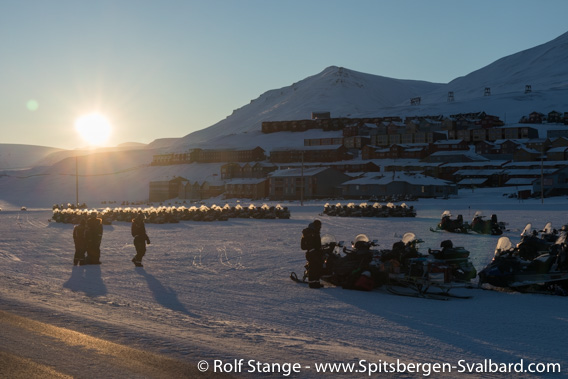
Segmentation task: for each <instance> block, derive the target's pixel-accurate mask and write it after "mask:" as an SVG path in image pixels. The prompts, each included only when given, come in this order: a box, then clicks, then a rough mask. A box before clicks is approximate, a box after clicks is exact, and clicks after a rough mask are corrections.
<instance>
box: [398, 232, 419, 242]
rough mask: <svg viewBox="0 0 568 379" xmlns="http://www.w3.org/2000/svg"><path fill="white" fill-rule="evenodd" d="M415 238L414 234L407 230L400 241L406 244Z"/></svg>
mask: <svg viewBox="0 0 568 379" xmlns="http://www.w3.org/2000/svg"><path fill="white" fill-rule="evenodd" d="M415 240H416V234H414V233H410V232H408V233H404V235H403V236H402V240H401V241H402V243H404V244H405V245H408V244H409V243H411V242H412V241H415Z"/></svg>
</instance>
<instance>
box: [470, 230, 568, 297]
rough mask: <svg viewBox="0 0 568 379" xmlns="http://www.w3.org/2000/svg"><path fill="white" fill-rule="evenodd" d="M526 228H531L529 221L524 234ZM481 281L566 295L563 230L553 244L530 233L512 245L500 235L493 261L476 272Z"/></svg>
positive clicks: (566, 255)
mask: <svg viewBox="0 0 568 379" xmlns="http://www.w3.org/2000/svg"><path fill="white" fill-rule="evenodd" d="M527 230H530V224H529V225H527V228H525V230H524V231H523V233H525V232H526V231H527ZM533 256H534V257H533ZM531 257H533V258H531ZM484 284H489V285H491V286H495V287H501V288H509V289H514V290H518V291H521V292H546V293H553V294H559V295H564V296H567V295H568V247H567V244H566V232H561V233H560V235H559V237H558V238H557V240H556V241H555V243H554V244H550V243H547V242H546V241H544V240H542V239H541V238H539V237H538V236H534V235H533V233H530V236H524V237H523V238H521V242H519V244H517V246H513V244H512V243H511V240H510V239H509V238H508V237H501V238H499V241H498V242H497V246H496V248H495V255H494V257H493V260H492V261H491V263H490V264H489V265H487V267H485V268H484V269H483V270H481V272H480V273H479V285H480V286H483V285H484Z"/></svg>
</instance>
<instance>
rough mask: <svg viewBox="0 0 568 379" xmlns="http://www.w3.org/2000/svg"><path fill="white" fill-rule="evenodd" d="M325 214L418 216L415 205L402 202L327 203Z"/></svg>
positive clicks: (345, 215) (343, 215) (341, 215)
mask: <svg viewBox="0 0 568 379" xmlns="http://www.w3.org/2000/svg"><path fill="white" fill-rule="evenodd" d="M323 214H325V215H328V216H338V217H416V210H415V209H414V206H412V205H411V206H408V205H406V203H402V204H393V203H388V204H379V203H373V204H369V203H361V204H355V203H348V204H345V205H341V203H337V204H329V203H326V204H325V205H324V207H323Z"/></svg>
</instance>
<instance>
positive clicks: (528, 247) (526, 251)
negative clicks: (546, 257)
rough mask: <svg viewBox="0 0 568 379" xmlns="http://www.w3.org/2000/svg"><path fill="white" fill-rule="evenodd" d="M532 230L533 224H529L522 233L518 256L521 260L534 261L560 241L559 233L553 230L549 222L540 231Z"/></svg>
mask: <svg viewBox="0 0 568 379" xmlns="http://www.w3.org/2000/svg"><path fill="white" fill-rule="evenodd" d="M540 233H541V234H540V236H539V231H538V230H536V229H534V230H533V229H532V224H530V223H529V224H527V225H526V226H525V228H524V229H523V231H522V233H521V241H520V242H519V243H518V244H517V246H516V247H517V250H518V255H519V257H520V258H521V259H524V260H528V261H532V260H533V259H535V258H536V257H538V256H539V255H541V254H544V253H546V252H548V251H549V250H550V248H551V247H552V245H554V244H555V243H556V241H557V240H558V238H559V236H558V232H556V231H554V230H553V229H552V224H551V223H550V222H549V223H547V224H546V225H545V227H544V229H543V230H541V231H540Z"/></svg>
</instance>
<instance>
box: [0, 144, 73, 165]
mask: <svg viewBox="0 0 568 379" xmlns="http://www.w3.org/2000/svg"><path fill="white" fill-rule="evenodd" d="M59 151H63V150H62V149H57V148H54V147H46V146H35V145H20V144H4V143H3V144H0V169H1V170H6V169H21V168H29V167H33V166H37V165H40V164H41V161H42V160H43V159H44V158H45V157H47V156H49V155H50V154H53V153H56V152H59Z"/></svg>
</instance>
